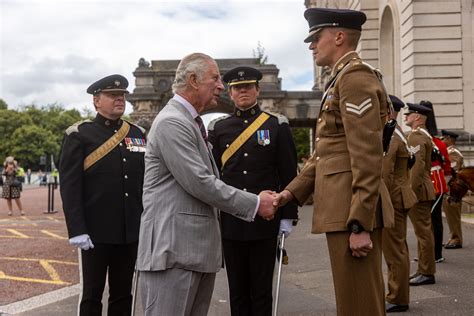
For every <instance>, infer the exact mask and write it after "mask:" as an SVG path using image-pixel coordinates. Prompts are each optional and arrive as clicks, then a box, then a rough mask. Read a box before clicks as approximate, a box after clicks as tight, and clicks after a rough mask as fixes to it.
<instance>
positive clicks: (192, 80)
mask: <svg viewBox="0 0 474 316" xmlns="http://www.w3.org/2000/svg"><path fill="white" fill-rule="evenodd" d="M189 84H190V85H191V87H193V88H194V89H197V88H198V86H199V82H198V78H197V76H196V74H194V73H192V74H190V75H189Z"/></svg>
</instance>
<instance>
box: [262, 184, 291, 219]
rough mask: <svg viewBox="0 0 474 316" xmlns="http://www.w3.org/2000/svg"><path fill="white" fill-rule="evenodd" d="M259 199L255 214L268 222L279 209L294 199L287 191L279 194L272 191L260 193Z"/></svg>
mask: <svg viewBox="0 0 474 316" xmlns="http://www.w3.org/2000/svg"><path fill="white" fill-rule="evenodd" d="M258 196H259V197H260V205H259V206H258V210H257V214H258V215H260V216H261V217H263V218H264V219H266V220H267V221H270V220H272V219H273V217H274V216H275V213H276V211H277V209H278V208H279V207H282V206H284V205H285V204H286V203H288V202H289V201H291V200H292V199H293V198H294V197H293V194H291V192H290V191H288V190H283V191H281V192H280V193H276V192H274V191H262V192H260V193H259V194H258Z"/></svg>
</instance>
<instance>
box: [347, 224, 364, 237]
mask: <svg viewBox="0 0 474 316" xmlns="http://www.w3.org/2000/svg"><path fill="white" fill-rule="evenodd" d="M350 228H351V232H352V233H354V234H360V233H362V232H363V231H364V227H362V225H361V224H359V222H357V221H354V222H352V224H351V225H350Z"/></svg>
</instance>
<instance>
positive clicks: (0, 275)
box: [0, 257, 77, 285]
mask: <svg viewBox="0 0 474 316" xmlns="http://www.w3.org/2000/svg"><path fill="white" fill-rule="evenodd" d="M0 260H13V261H36V262H38V263H39V264H40V265H41V266H42V267H43V269H44V270H45V271H46V272H47V273H48V275H49V277H50V278H51V279H50V280H46V279H35V278H24V277H17V276H12V275H6V274H5V272H3V271H0V280H2V279H3V280H12V281H19V282H34V283H43V284H56V285H69V284H71V283H70V282H65V281H63V280H61V277H60V276H59V274H58V272H57V271H56V269H54V267H53V266H52V265H51V263H57V264H65V265H77V263H76V262H70V261H62V260H48V259H31V258H15V257H0Z"/></svg>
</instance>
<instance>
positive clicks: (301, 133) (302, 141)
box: [292, 128, 311, 161]
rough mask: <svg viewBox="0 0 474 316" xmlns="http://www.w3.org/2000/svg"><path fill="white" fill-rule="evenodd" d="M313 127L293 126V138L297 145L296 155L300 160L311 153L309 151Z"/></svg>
mask: <svg viewBox="0 0 474 316" xmlns="http://www.w3.org/2000/svg"><path fill="white" fill-rule="evenodd" d="M310 131H311V129H309V128H293V129H292V132H293V140H294V142H295V146H296V155H297V158H298V161H301V158H302V157H304V156H307V155H309V154H310V152H309V149H310V148H309V133H310Z"/></svg>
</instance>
